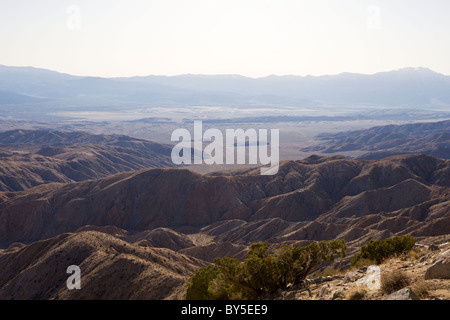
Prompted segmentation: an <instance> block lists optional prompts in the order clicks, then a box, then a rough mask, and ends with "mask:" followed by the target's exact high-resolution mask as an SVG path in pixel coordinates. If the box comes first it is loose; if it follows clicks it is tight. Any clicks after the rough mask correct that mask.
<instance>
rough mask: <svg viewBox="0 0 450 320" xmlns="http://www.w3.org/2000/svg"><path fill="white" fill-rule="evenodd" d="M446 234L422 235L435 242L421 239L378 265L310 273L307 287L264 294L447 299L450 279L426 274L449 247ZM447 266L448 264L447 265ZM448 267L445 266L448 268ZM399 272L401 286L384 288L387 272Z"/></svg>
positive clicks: (299, 297) (282, 297) (290, 297)
mask: <svg viewBox="0 0 450 320" xmlns="http://www.w3.org/2000/svg"><path fill="white" fill-rule="evenodd" d="M449 239H450V237H449V236H446V237H436V238H434V237H431V238H425V239H423V240H422V242H429V241H431V242H432V243H435V244H438V245H439V249H438V250H430V249H429V248H428V245H423V244H421V243H420V242H419V243H418V245H417V246H416V247H415V248H414V249H413V254H405V255H402V256H399V257H392V258H389V259H386V260H385V261H383V262H382V263H381V264H379V265H372V266H369V267H360V268H352V269H342V270H338V269H331V270H329V269H328V271H326V270H327V269H325V272H328V273H331V272H333V273H334V274H333V275H328V276H327V275H320V276H317V275H314V274H313V275H311V277H310V279H309V281H308V282H309V291H308V289H307V288H305V287H303V286H298V287H296V288H291V289H289V290H286V291H279V292H277V293H276V294H271V295H266V296H264V297H262V298H263V299H277V300H450V279H449V278H446V279H428V278H427V276H426V274H427V272H428V271H427V270H428V269H429V268H430V265H433V261H434V260H435V259H436V258H438V257H439V256H440V255H442V253H443V252H445V251H446V250H449V249H450V242H449V241H448V240H449ZM447 268H448V267H447ZM447 270H448V269H447ZM390 274H401V275H402V277H404V279H406V282H407V283H408V284H406V285H405V286H404V287H403V288H401V289H398V290H395V291H394V292H390V293H389V292H385V291H384V290H383V282H387V281H389V280H388V275H390Z"/></svg>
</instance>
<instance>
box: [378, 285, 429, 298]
mask: <svg viewBox="0 0 450 320" xmlns="http://www.w3.org/2000/svg"><path fill="white" fill-rule="evenodd" d="M384 300H420V298H419V297H418V296H417V295H416V294H415V293H414V291H412V289H411V287H406V288H403V289H400V290H398V291H395V292H394V293H391V294H390V295H388V296H387V297H386V298H384Z"/></svg>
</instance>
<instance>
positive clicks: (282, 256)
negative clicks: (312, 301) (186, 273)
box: [186, 240, 347, 300]
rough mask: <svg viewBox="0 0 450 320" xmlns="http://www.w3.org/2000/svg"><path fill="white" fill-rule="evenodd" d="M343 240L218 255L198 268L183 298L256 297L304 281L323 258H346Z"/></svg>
mask: <svg viewBox="0 0 450 320" xmlns="http://www.w3.org/2000/svg"><path fill="white" fill-rule="evenodd" d="M346 249H347V246H346V244H345V241H344V240H334V241H330V242H327V241H321V242H319V243H316V242H313V243H311V244H309V245H308V246H306V247H294V246H290V245H282V246H281V247H280V248H279V249H277V250H275V251H274V252H270V251H269V247H268V243H267V242H264V243H262V242H259V243H254V244H252V246H251V248H250V251H249V253H248V255H247V257H246V259H245V260H244V262H240V261H239V260H238V259H236V258H230V257H225V258H218V259H215V260H214V264H212V265H210V266H208V267H205V268H202V269H199V270H198V271H196V272H195V273H194V274H193V275H192V276H191V278H190V280H189V282H188V287H187V292H186V299H188V300H197V299H199V300H208V299H226V300H228V299H229V300H231V299H255V298H257V297H258V296H259V295H261V294H263V293H265V292H271V293H273V292H275V291H277V290H278V289H286V288H287V287H288V285H295V284H298V283H301V282H303V281H304V280H305V279H306V277H307V276H308V275H309V274H310V273H311V272H312V270H313V269H314V268H315V267H316V266H317V265H318V264H319V263H321V262H322V261H333V260H334V258H335V256H336V255H338V254H339V255H340V256H341V257H345V252H346Z"/></svg>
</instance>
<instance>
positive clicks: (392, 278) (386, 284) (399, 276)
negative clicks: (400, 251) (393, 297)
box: [380, 271, 410, 294]
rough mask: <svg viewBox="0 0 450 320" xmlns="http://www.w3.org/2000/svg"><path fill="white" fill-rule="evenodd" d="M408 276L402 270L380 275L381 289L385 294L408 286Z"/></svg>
mask: <svg viewBox="0 0 450 320" xmlns="http://www.w3.org/2000/svg"><path fill="white" fill-rule="evenodd" d="M409 284H410V280H409V277H408V276H407V275H406V274H405V273H404V272H402V271H393V272H390V273H385V274H383V275H382V276H381V287H380V289H381V291H382V292H383V293H385V294H390V293H392V292H395V291H398V290H400V289H403V288H404V287H407V286H409Z"/></svg>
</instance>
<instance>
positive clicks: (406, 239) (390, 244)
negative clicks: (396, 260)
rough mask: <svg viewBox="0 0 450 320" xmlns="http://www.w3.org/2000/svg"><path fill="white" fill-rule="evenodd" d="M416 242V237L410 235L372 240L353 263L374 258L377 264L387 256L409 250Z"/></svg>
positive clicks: (363, 247) (354, 258)
mask: <svg viewBox="0 0 450 320" xmlns="http://www.w3.org/2000/svg"><path fill="white" fill-rule="evenodd" d="M415 244H416V239H415V238H414V237H412V236H410V235H405V236H398V237H393V238H388V239H384V240H370V241H368V242H367V243H366V244H365V245H364V246H362V248H361V251H360V252H359V253H358V254H357V255H356V256H355V257H353V259H352V260H351V265H352V266H354V265H355V264H356V263H357V262H358V261H359V260H361V259H369V260H374V261H375V262H376V263H377V264H380V263H381V262H382V261H383V260H384V259H386V258H389V257H392V256H395V255H399V254H402V253H405V252H409V251H410V250H411V249H412V248H413V247H414V245H415Z"/></svg>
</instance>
